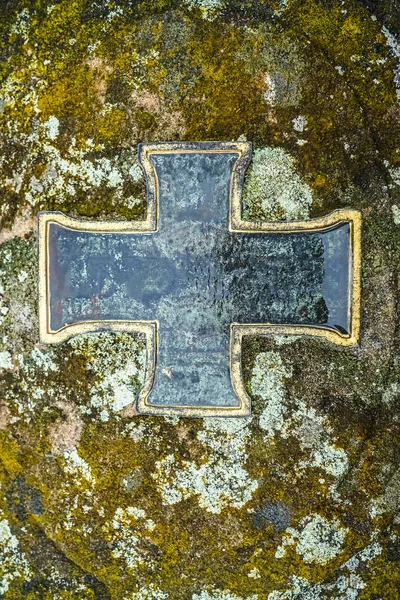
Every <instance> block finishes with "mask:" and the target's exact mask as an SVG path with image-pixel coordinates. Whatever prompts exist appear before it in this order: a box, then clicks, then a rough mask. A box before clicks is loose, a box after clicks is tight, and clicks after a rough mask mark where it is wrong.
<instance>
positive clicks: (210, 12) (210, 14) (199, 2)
mask: <svg viewBox="0 0 400 600" xmlns="http://www.w3.org/2000/svg"><path fill="white" fill-rule="evenodd" d="M186 4H187V5H188V6H189V7H190V8H200V10H201V12H202V15H203V18H204V19H208V20H209V21H212V20H213V19H215V17H216V16H217V11H218V9H220V8H221V6H222V2H221V1H220V0H186Z"/></svg>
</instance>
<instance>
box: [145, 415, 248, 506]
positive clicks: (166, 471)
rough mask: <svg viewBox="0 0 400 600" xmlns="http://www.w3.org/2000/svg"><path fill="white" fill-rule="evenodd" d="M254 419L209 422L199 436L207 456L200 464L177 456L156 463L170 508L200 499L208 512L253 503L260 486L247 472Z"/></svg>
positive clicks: (201, 504)
mask: <svg viewBox="0 0 400 600" xmlns="http://www.w3.org/2000/svg"><path fill="white" fill-rule="evenodd" d="M249 424H250V419H248V420H245V419H243V420H233V419H222V418H209V419H205V420H204V428H203V429H202V430H200V431H199V432H198V434H197V438H198V440H200V441H201V442H203V444H204V446H205V452H204V455H203V456H202V460H201V461H200V463H198V462H197V461H188V460H183V461H182V460H179V459H178V458H177V457H175V456H174V455H173V454H169V455H167V456H166V457H165V458H163V459H161V460H160V461H158V462H157V463H156V468H157V470H156V472H155V473H154V474H153V478H154V479H155V481H156V482H157V484H158V489H159V491H160V493H161V496H162V499H163V501H164V502H165V503H166V504H176V503H178V502H180V501H181V500H183V499H185V498H188V497H190V496H197V498H198V501H199V505H200V506H201V507H202V508H204V509H205V510H206V511H207V512H211V513H214V514H219V513H220V512H221V511H222V510H223V509H224V508H225V507H229V506H232V507H235V508H241V507H242V506H244V505H245V504H246V503H247V502H249V501H250V500H251V497H252V494H253V492H254V491H255V490H256V489H257V487H258V482H257V481H256V480H255V479H252V478H251V477H250V475H249V473H248V472H247V471H246V469H245V468H244V466H243V465H244V463H245V462H246V459H247V452H246V442H247V440H248V437H249V435H250V430H249Z"/></svg>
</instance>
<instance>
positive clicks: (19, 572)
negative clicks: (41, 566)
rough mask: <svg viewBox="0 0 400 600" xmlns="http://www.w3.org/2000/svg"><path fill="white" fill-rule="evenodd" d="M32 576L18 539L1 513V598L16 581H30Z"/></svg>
mask: <svg viewBox="0 0 400 600" xmlns="http://www.w3.org/2000/svg"><path fill="white" fill-rule="evenodd" d="M31 575H32V573H31V571H30V568H29V564H28V561H27V559H26V557H25V555H24V553H23V552H21V550H20V548H19V542H18V539H17V538H16V536H15V535H13V533H12V532H11V529H10V524H9V522H8V521H7V519H6V518H5V517H4V515H3V514H2V513H1V512H0V596H2V595H3V594H5V593H6V592H7V590H8V589H9V587H10V584H11V582H12V581H13V580H14V579H20V578H22V579H23V580H24V581H29V580H30V578H31Z"/></svg>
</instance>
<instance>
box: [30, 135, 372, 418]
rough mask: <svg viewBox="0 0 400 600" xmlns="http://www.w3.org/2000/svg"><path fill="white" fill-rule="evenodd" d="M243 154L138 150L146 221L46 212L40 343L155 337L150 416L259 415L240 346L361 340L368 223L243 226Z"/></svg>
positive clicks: (329, 220) (344, 218)
mask: <svg viewBox="0 0 400 600" xmlns="http://www.w3.org/2000/svg"><path fill="white" fill-rule="evenodd" d="M250 155H251V146H250V144H248V143H239V142H237V143H236V142H233V143H229V142H227V143H218V142H206V143H170V144H143V145H141V146H140V150H139V158H140V162H141V164H142V166H143V168H144V170H145V173H146V177H147V185H148V210H147V219H146V220H145V221H140V222H122V223H121V222H86V221H77V220H74V219H70V218H68V217H66V216H65V215H63V214H61V213H49V212H46V213H40V216H39V226H40V273H41V279H40V334H41V339H42V341H44V342H49V343H51V342H59V341H63V340H65V339H67V338H68V337H70V336H72V335H76V334H77V333H80V332H84V331H86V332H87V331H97V330H100V329H114V330H115V329H118V330H126V331H142V332H144V333H146V335H147V376H146V381H145V385H144V387H143V389H142V390H141V392H140V394H139V400H138V409H139V411H140V412H144V413H155V414H168V413H169V414H188V415H193V416H201V415H226V416H235V415H236V416H239V415H248V414H249V413H250V399H249V397H248V395H247V393H246V391H245V389H244V385H243V382H242V377H241V364H240V363H241V339H242V336H243V335H253V334H260V333H261V334H264V333H268V334H274V333H290V334H293V335H304V334H308V335H317V336H322V337H325V338H327V339H329V340H330V341H332V342H334V343H337V344H341V345H354V344H356V343H357V341H358V333H359V295H360V294H359V292H360V215H359V213H358V212H357V211H354V210H339V211H336V212H334V213H332V214H330V215H329V216H327V217H324V218H322V219H316V220H311V221H304V222H274V223H267V222H246V221H243V220H242V219H241V210H240V208H241V205H240V193H241V187H242V183H243V177H244V172H245V169H246V167H247V165H248V163H249V160H250Z"/></svg>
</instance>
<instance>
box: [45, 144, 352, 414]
mask: <svg viewBox="0 0 400 600" xmlns="http://www.w3.org/2000/svg"><path fill="white" fill-rule="evenodd" d="M189 152H195V153H198V152H203V153H237V154H238V158H237V160H236V162H235V165H234V167H233V169H232V177H231V185H230V210H229V230H230V231H232V232H253V233H293V232H304V231H326V230H329V229H332V228H335V227H337V226H339V225H340V224H342V223H345V222H347V223H350V235H351V250H352V255H351V261H350V271H351V272H350V284H349V294H350V298H349V310H350V315H349V317H350V333H349V334H346V333H342V332H340V331H338V330H335V329H333V328H331V327H324V326H308V325H307V326H306V325H304V326H303V325H289V324H287V325H285V324H281V325H277V324H272V323H255V324H239V323H232V324H231V334H230V372H231V382H232V387H233V390H234V392H235V394H236V395H237V396H238V398H239V401H240V404H239V406H238V407H214V406H181V407H180V406H164V405H155V404H151V403H149V402H148V400H147V399H148V396H149V394H150V391H151V388H152V386H153V382H154V377H155V371H156V361H157V347H158V331H159V327H158V323H157V322H156V321H154V322H153V321H152V322H140V321H123V320H115V321H112V320H108V321H84V322H78V323H74V324H70V325H66V326H64V327H62V328H61V329H59V330H57V331H53V330H52V329H51V328H50V302H49V281H48V276H49V269H48V265H49V256H48V250H49V248H48V230H49V225H50V224H51V223H56V224H58V225H62V226H63V227H66V228H69V229H74V230H78V231H86V232H91V231H93V232H98V233H151V232H156V231H157V230H158V214H159V182H158V178H157V173H156V170H155V168H154V165H153V164H152V162H151V155H152V154H167V153H168V154H170V153H189ZM138 156H139V162H140V163H141V165H142V167H143V170H144V173H145V176H146V185H147V213H146V219H145V220H143V221H85V220H80V219H73V218H70V217H67V216H66V215H64V214H63V213H61V212H40V213H39V215H38V228H39V232H38V237H39V335H40V341H41V342H44V343H59V342H63V341H65V340H67V339H68V338H70V337H72V336H74V335H78V334H81V333H88V332H95V331H126V332H134V333H143V334H145V335H146V338H147V361H146V375H145V383H144V385H143V387H142V389H141V391H140V393H139V397H138V401H137V407H138V411H139V412H141V413H144V414H155V415H180V416H192V417H204V416H226V417H227V416H232V417H233V416H248V415H250V414H251V399H250V397H249V395H248V394H247V391H246V389H245V386H244V383H243V378H242V367H241V358H242V356H241V345H242V338H243V336H244V335H294V336H297V335H298V336H303V335H309V336H314V337H319V338H324V339H326V340H328V341H329V342H332V343H334V344H336V345H340V346H356V345H357V344H358V342H359V335H360V296H361V213H360V212H359V211H358V210H355V209H339V210H335V211H333V212H331V213H330V214H328V215H326V216H324V217H321V218H318V219H310V220H308V221H246V220H243V219H242V218H241V191H242V185H243V179H244V174H245V171H246V168H247V166H248V164H249V162H250V158H251V144H250V143H249V142H166V143H151V144H140V145H139V151H138Z"/></svg>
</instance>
